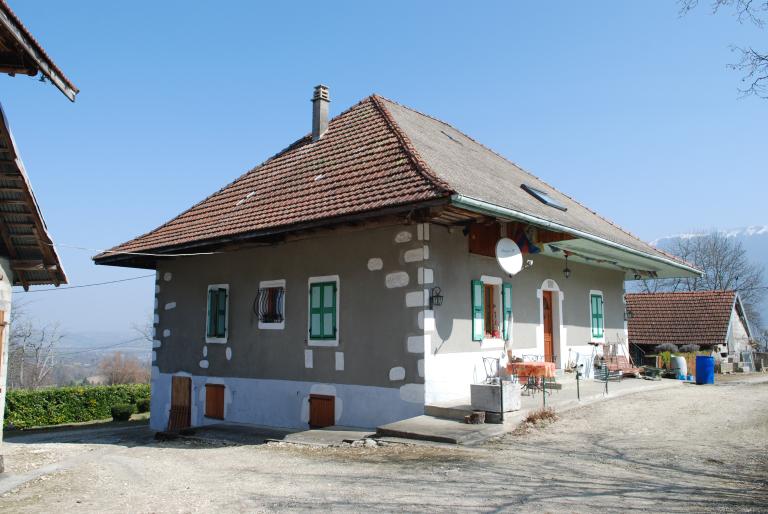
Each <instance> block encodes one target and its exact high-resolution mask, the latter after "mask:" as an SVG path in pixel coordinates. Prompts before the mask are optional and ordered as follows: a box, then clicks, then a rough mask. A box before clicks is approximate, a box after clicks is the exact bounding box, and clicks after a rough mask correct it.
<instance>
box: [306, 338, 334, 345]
mask: <svg viewBox="0 0 768 514" xmlns="http://www.w3.org/2000/svg"><path fill="white" fill-rule="evenodd" d="M307 346H339V340H338V339H309V340H308V341H307Z"/></svg>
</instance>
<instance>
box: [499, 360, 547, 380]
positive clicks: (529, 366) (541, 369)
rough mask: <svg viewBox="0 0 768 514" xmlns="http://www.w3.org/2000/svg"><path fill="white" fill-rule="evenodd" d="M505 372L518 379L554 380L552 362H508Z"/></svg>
mask: <svg viewBox="0 0 768 514" xmlns="http://www.w3.org/2000/svg"><path fill="white" fill-rule="evenodd" d="M507 371H508V372H509V373H510V374H512V375H517V376H518V378H520V379H525V378H528V377H544V378H555V363H554V362H510V363H509V364H507Z"/></svg>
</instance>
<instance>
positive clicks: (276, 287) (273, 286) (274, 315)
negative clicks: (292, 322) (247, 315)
mask: <svg viewBox="0 0 768 514" xmlns="http://www.w3.org/2000/svg"><path fill="white" fill-rule="evenodd" d="M254 311H255V312H256V314H257V315H258V316H259V328H262V329H267V330H282V329H283V328H285V280H268V281H264V282H259V294H258V295H257V296H256V301H255V304H254Z"/></svg>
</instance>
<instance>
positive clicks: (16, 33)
mask: <svg viewBox="0 0 768 514" xmlns="http://www.w3.org/2000/svg"><path fill="white" fill-rule="evenodd" d="M0 71H1V72H3V73H8V74H11V75H15V74H17V73H19V74H22V75H30V76H35V75H37V74H38V72H40V73H42V74H43V75H44V76H45V77H47V78H48V80H50V81H51V82H52V83H53V84H55V85H56V87H57V88H59V90H60V91H61V92H62V93H64V95H66V97H67V98H69V99H70V100H71V101H73V102H74V101H75V95H77V93H79V92H80V90H79V89H77V87H76V86H75V85H74V84H73V83H72V82H71V81H70V80H69V79H68V78H67V77H66V76H65V75H64V73H63V72H62V71H61V70H60V69H59V67H58V66H56V63H54V62H53V59H51V58H50V57H49V56H48V54H47V53H46V52H45V50H44V49H43V47H42V46H41V45H40V43H38V42H37V40H36V39H35V38H34V36H32V34H31V33H30V32H29V30H27V28H26V27H25V26H24V24H23V23H22V22H21V20H20V19H19V18H18V16H16V14H15V13H14V12H13V11H12V10H11V8H10V6H9V5H8V3H7V2H6V1H5V0H0Z"/></svg>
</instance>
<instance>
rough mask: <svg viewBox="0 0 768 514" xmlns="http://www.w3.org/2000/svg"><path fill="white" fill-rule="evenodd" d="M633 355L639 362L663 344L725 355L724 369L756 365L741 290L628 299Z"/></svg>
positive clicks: (637, 296)
mask: <svg viewBox="0 0 768 514" xmlns="http://www.w3.org/2000/svg"><path fill="white" fill-rule="evenodd" d="M626 301H627V310H628V312H629V313H631V315H630V317H629V323H628V325H629V326H628V329H629V344H630V352H631V354H632V356H633V357H634V359H635V361H636V362H643V358H644V355H645V354H646V353H651V354H652V353H655V352H654V348H655V347H656V346H657V345H660V344H664V343H670V344H674V345H676V346H682V345H691V344H694V345H697V346H699V347H700V348H701V349H702V350H712V351H714V353H716V354H717V355H718V356H719V359H718V360H722V361H724V362H725V365H723V364H722V363H721V367H722V366H724V368H728V366H727V364H729V363H730V364H734V363H736V364H737V366H738V365H739V363H741V361H743V360H747V361H748V362H749V361H751V359H750V354H751V353H752V347H751V345H750V340H751V337H752V332H751V329H750V326H749V320H748V319H747V313H746V310H745V309H744V305H743V304H742V303H741V297H740V296H739V294H738V293H737V292H736V291H692V292H687V291H686V292H676V293H633V294H627V295H626Z"/></svg>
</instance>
